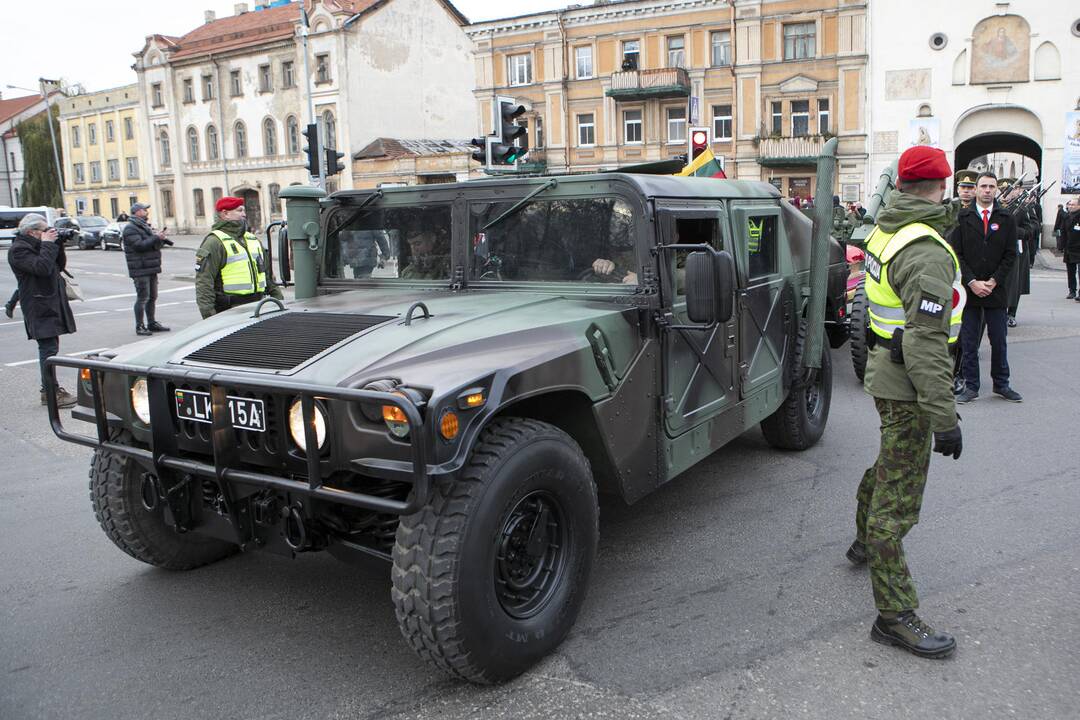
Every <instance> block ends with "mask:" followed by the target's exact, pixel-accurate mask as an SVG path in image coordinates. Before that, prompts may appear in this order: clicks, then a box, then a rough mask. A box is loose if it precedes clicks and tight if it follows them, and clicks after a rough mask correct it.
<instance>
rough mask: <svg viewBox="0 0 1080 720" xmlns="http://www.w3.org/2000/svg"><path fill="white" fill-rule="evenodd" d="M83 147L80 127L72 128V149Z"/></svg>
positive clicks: (73, 126)
mask: <svg viewBox="0 0 1080 720" xmlns="http://www.w3.org/2000/svg"><path fill="white" fill-rule="evenodd" d="M81 146H82V133H81V132H80V128H79V126H78V125H72V126H71V147H73V148H77V147H81Z"/></svg>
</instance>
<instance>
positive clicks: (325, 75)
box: [315, 53, 330, 84]
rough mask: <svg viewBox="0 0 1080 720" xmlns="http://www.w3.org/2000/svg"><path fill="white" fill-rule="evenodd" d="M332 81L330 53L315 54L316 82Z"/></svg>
mask: <svg viewBox="0 0 1080 720" xmlns="http://www.w3.org/2000/svg"><path fill="white" fill-rule="evenodd" d="M328 82H330V55H329V53H321V54H319V55H316V56H315V83H316V84H321V83H328Z"/></svg>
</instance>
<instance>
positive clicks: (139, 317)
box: [133, 275, 158, 325]
mask: <svg viewBox="0 0 1080 720" xmlns="http://www.w3.org/2000/svg"><path fill="white" fill-rule="evenodd" d="M133 280H135V324H136V325H149V324H150V323H152V322H154V304H155V303H156V302H157V296H158V290H157V287H158V276H157V275H143V276H141V277H137V278H133ZM144 313H145V315H146V322H145V323H144V322H143V314H144Z"/></svg>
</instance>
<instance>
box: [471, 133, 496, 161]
mask: <svg viewBox="0 0 1080 720" xmlns="http://www.w3.org/2000/svg"><path fill="white" fill-rule="evenodd" d="M491 140H492V137H491V136H490V135H485V136H484V137H478V138H473V139H472V140H470V141H469V144H470V145H472V146H473V147H474V148H476V150H473V153H472V159H473V160H475V161H476V162H478V163H480V164H482V165H483V166H484V167H487V166H488V165H491V155H490V150H489V149H488V146H489V145H491Z"/></svg>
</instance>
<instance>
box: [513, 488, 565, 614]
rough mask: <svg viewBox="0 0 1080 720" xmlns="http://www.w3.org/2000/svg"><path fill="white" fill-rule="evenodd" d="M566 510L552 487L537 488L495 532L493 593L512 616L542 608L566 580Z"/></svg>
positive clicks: (535, 611)
mask: <svg viewBox="0 0 1080 720" xmlns="http://www.w3.org/2000/svg"><path fill="white" fill-rule="evenodd" d="M568 541H569V532H568V528H567V523H566V514H565V513H564V512H563V509H562V506H561V505H560V504H559V501H558V500H557V499H556V498H555V496H554V495H552V494H551V493H549V492H546V491H543V490H537V491H534V492H531V493H529V494H528V495H526V496H525V497H523V498H522V499H521V500H520V501H518V503H517V505H515V506H514V509H513V510H511V511H510V512H509V513H507V515H506V518H505V519H504V521H503V523H502V526H501V527H500V529H499V533H498V535H497V536H496V537H495V567H494V571H495V594H496V597H498V600H499V604H500V605H501V606H502V608H503V610H504V611H506V613H507V614H508V615H510V616H511V617H514V618H518V619H523V618H528V617H532V616H533V615H536V614H537V613H539V612H540V611H541V610H543V608H544V607H545V606H546V605H547V603H548V601H549V600H550V599H551V597H552V595H554V594H555V591H556V590H557V589H558V587H559V586H560V585H561V584H562V578H563V575H564V572H565V565H566V558H567V557H568V554H569V553H568V550H569V547H568V544H569V543H568Z"/></svg>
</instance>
